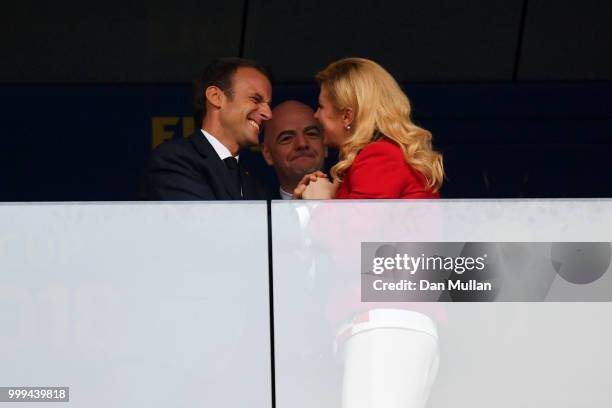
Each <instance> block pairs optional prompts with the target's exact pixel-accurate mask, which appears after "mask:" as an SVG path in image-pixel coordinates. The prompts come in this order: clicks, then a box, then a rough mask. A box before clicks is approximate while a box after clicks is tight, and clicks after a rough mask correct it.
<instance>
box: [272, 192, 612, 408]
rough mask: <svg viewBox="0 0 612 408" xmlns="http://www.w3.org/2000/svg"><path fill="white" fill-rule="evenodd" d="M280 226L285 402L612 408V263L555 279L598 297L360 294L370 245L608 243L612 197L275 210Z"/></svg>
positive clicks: (279, 379) (280, 392) (554, 286)
mask: <svg viewBox="0 0 612 408" xmlns="http://www.w3.org/2000/svg"><path fill="white" fill-rule="evenodd" d="M272 220H273V224H272V226H273V228H272V229H273V234H272V236H273V267H274V269H273V271H274V333H275V364H276V366H275V374H276V398H277V399H276V401H277V407H278V408H288V407H292V408H294V407H312V406H319V407H330V408H331V407H344V408H354V407H360V408H361V407H379V406H380V407H382V406H384V407H386V408H389V407H403V408H415V407H429V408H443V407H450V406H457V407H472V408H485V407H486V408H488V407H491V406H495V407H502V408H505V407H507V408H510V407H512V408H514V407H517V406H520V407H534V408H535V407H537V408H543V407H551V408H552V407H561V406H563V407H570V406H580V407H602V406H611V405H612V394H610V392H609V390H610V389H612V376H610V375H609V371H610V367H612V352H611V351H610V348H609V345H610V344H612V327H611V326H610V325H609V324H608V323H607V321H608V320H609V316H611V315H612V303H609V302H597V300H603V299H607V298H609V294H607V293H602V291H601V288H602V282H603V283H605V284H606V285H607V282H609V280H610V278H612V273H611V272H610V269H608V270H607V273H606V274H605V275H603V276H602V277H601V279H600V281H598V282H594V283H591V284H582V285H573V284H572V283H570V282H567V281H565V280H563V279H562V278H561V277H560V276H556V274H552V275H551V276H553V279H549V280H547V282H546V283H547V285H549V286H548V287H546V288H544V292H545V293H547V300H549V301H550V300H555V299H560V298H563V296H565V294H567V293H568V291H574V290H576V291H579V292H580V298H589V299H592V300H594V301H593V302H588V303H580V302H567V303H559V302H551V303H545V302H542V303H526V302H514V303H487V302H481V303H452V302H436V300H438V298H439V296H440V294H439V293H438V294H435V293H434V294H432V295H431V298H429V299H423V298H420V299H418V300H419V302H410V303H408V302H395V303H390V302H362V301H361V297H360V294H361V293H360V285H361V282H360V273H361V264H360V262H361V252H360V251H361V243H362V242H392V243H399V244H398V245H400V246H401V243H405V242H411V243H423V242H502V243H503V242H506V243H508V242H510V243H512V242H522V243H525V242H549V243H550V242H607V243H609V242H612V201H611V200H524V201H521V200H501V201H493V200H490V201H487V200H483V201H473V200H456V201H453V200H448V201H441V200H410V201H409V200H403V201H368V202H365V201H340V200H339V201H327V202H307V201H304V202H273V205H272ZM523 260H524V259H522V258H521V257H520V256H517V257H516V259H515V261H516V268H517V271H521V272H524V271H525V270H526V269H525V268H523V267H524V266H525V265H526V264H525V263H521V262H523ZM549 267H550V268H551V270H554V266H553V265H549ZM608 268H609V265H608ZM524 275H525V274H524V273H523V274H522V276H521V279H523V281H522V282H528V279H529V276H524ZM572 285H573V286H572ZM507 286H508V285H507ZM509 286H510V287H511V289H512V290H513V291H515V292H514V293H516V289H517V288H513V287H512V282H509ZM570 286H571V287H570ZM603 286H605V285H603ZM519 289H520V288H519ZM531 289H532V288H530V287H529V286H525V290H526V291H530V290H531ZM423 300H426V302H422V301H423ZM446 300H450V299H446Z"/></svg>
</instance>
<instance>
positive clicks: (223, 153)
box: [201, 129, 240, 161]
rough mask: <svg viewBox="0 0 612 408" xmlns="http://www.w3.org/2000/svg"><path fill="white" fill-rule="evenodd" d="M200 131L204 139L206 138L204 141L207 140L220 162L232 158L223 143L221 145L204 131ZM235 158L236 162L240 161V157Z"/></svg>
mask: <svg viewBox="0 0 612 408" xmlns="http://www.w3.org/2000/svg"><path fill="white" fill-rule="evenodd" d="M201 131H202V133H203V134H204V137H206V140H208V142H209V143H210V145H211V146H212V147H213V149H215V152H217V155H218V156H219V158H220V159H221V160H225V159H227V158H228V157H232V153H231V152H230V151H229V149H228V148H227V147H225V146H224V145H223V143H221V142H220V141H219V140H218V139H217V138H216V137H214V136H213V135H211V134H210V133H208V132H207V131H205V130H204V129H201ZM235 157H236V160H237V161H238V160H240V155H236V156H235Z"/></svg>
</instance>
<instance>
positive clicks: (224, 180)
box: [189, 131, 242, 200]
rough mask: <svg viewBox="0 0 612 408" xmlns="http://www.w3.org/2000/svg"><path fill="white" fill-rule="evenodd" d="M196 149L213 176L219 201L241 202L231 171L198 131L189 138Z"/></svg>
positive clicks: (212, 182) (212, 179)
mask: <svg viewBox="0 0 612 408" xmlns="http://www.w3.org/2000/svg"><path fill="white" fill-rule="evenodd" d="M189 139H190V140H191V143H192V144H193V146H194V147H195V149H196V150H197V151H198V153H200V155H201V156H202V157H203V158H204V162H203V164H204V165H205V166H206V167H207V168H208V170H209V171H210V174H211V180H210V183H211V185H213V188H214V189H215V190H216V191H217V193H218V198H219V199H221V200H222V199H227V198H229V199H233V200H240V199H242V197H241V196H240V191H238V190H237V189H236V187H235V186H234V185H233V183H232V181H231V178H230V175H229V170H228V169H227V167H226V166H225V163H223V160H221V159H220V158H219V155H218V154H217V152H216V151H215V149H214V148H213V147H212V146H211V144H210V143H209V142H208V140H207V139H206V137H204V135H203V134H202V132H200V131H197V132H196V133H194V134H193V135H191V136H190V137H189Z"/></svg>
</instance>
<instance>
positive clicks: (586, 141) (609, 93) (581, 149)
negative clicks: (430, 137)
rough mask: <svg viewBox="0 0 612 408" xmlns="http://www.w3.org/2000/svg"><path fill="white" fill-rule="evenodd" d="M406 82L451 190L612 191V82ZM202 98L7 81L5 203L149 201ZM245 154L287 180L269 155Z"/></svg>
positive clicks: (477, 193) (297, 92)
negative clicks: (155, 167) (166, 154)
mask: <svg viewBox="0 0 612 408" xmlns="http://www.w3.org/2000/svg"><path fill="white" fill-rule="evenodd" d="M404 88H405V90H406V92H407V93H408V95H409V96H410V98H411V100H412V103H413V109H414V119H415V121H416V122H417V123H418V124H420V125H421V126H423V127H426V128H427V129H429V130H431V131H432V132H433V134H434V144H435V145H436V146H437V147H438V148H439V149H441V150H442V151H443V152H444V154H445V163H446V169H447V176H448V180H447V182H446V185H445V187H444V189H443V191H442V193H443V196H444V197H448V198H457V197H465V198H468V197H612V184H611V183H609V182H608V181H607V177H608V175H609V174H611V173H612V161H611V159H612V110H611V109H610V106H612V83H610V82H487V83H476V82H475V83H469V82H466V83H431V82H430V83H407V84H405V85H404ZM191 97H192V88H191V85H190V84H164V85H159V84H155V85H146V84H145V85H143V84H116V85H102V84H100V85H76V84H69V85H68V84H61V85H57V84H53V85H17V84H15V85H0V100H1V102H0V112H2V129H3V132H2V134H3V141H4V148H3V149H2V151H1V153H0V157H1V162H0V171H1V174H2V176H1V179H0V180H1V182H0V200H1V201H56V200H61V201H64V200H69V201H73V200H76V201H79V200H134V199H137V197H138V185H139V180H140V176H141V171H142V169H143V167H144V164H145V161H146V158H147V156H148V154H149V152H150V150H151V147H152V143H153V137H154V134H156V135H157V137H161V136H164V135H165V136H166V137H182V136H183V133H184V132H185V130H184V129H183V126H186V127H187V128H188V129H187V131H188V130H189V127H190V123H189V120H190V119H189V117H190V115H191ZM316 98H317V87H316V85H314V84H301V85H299V84H298V85H291V84H285V85H283V84H279V85H277V86H275V89H274V102H275V103H278V102H281V101H282V100H285V99H300V100H303V101H305V102H307V103H310V104H312V105H313V106H314V105H315V103H316ZM154 118H158V119H154ZM159 118H169V119H159ZM154 120H155V121H157V122H156V123H158V124H160V123H161V124H163V123H164V120H165V121H166V122H165V123H166V125H165V126H163V128H160V127H159V126H158V127H157V129H154V126H153V125H152V123H153V121H154ZM173 121H175V122H176V124H175V125H173V124H171V123H172V122H173ZM160 129H161V131H163V132H165V133H164V134H162V133H160ZM243 157H245V160H247V161H248V162H249V165H250V167H251V168H252V170H253V172H254V173H256V174H259V175H260V176H261V178H262V179H263V181H264V182H266V183H268V184H270V185H273V184H274V183H275V179H274V175H273V172H272V171H271V170H270V169H269V168H267V166H265V164H264V163H263V161H262V160H261V158H260V157H259V155H258V153H256V152H251V153H250V154H244V155H243Z"/></svg>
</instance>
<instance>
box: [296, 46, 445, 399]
mask: <svg viewBox="0 0 612 408" xmlns="http://www.w3.org/2000/svg"><path fill="white" fill-rule="evenodd" d="M316 78H317V80H318V81H319V83H320V85H321V92H320V95H319V108H318V110H317V112H316V114H315V117H316V118H317V119H318V121H319V122H320V124H321V125H322V127H323V129H324V138H325V143H326V144H327V145H328V146H333V147H338V148H339V149H340V161H339V162H338V163H337V164H336V165H335V166H334V167H333V168H332V170H331V175H332V177H333V180H334V181H333V182H330V181H329V180H328V178H327V176H326V175H325V174H323V173H321V172H316V173H313V174H310V175H307V176H305V177H304V178H303V179H302V181H301V182H300V184H299V185H298V187H297V188H296V189H295V190H294V198H305V199H329V198H396V199H397V198H439V193H438V191H439V189H440V186H441V184H442V179H443V176H444V170H443V165H442V155H441V154H440V153H438V152H436V151H434V150H433V149H432V146H431V133H429V132H428V131H426V130H425V129H422V128H420V127H418V126H416V125H415V124H414V123H412V121H411V120H410V102H409V101H408V98H407V96H406V95H405V94H404V93H403V92H402V90H401V88H400V86H399V85H398V83H397V82H396V81H395V79H393V77H392V76H391V75H390V74H389V73H388V72H387V71H385V69H384V68H382V67H381V66H380V65H378V64H376V63H375V62H373V61H370V60H367V59H362V58H347V59H342V60H339V61H336V62H334V63H332V64H330V65H329V66H328V67H327V68H325V69H324V70H323V71H321V72H320V73H319V74H317V77H316ZM331 207H335V208H328V207H326V206H320V207H317V216H318V217H319V218H321V217H325V216H329V215H330V214H331V217H330V220H329V221H330V222H319V224H320V225H324V226H325V227H326V228H328V230H333V229H334V228H332V226H333V225H338V222H339V221H338V220H339V219H350V220H351V221H350V223H349V224H347V228H343V227H340V228H339V229H340V230H342V231H343V233H344V234H347V233H348V234H350V235H352V236H354V235H359V234H358V233H357V232H356V231H354V227H350V226H349V225H354V220H355V219H356V218H357V217H353V216H351V215H350V214H349V215H347V211H350V209H347V208H346V207H344V206H342V209H341V210H340V211H325V210H338V207H337V206H331ZM339 212H341V213H342V214H338V213H339ZM368 221H369V223H371V222H372V220H371V219H369V220H368ZM358 224H359V225H360V226H361V228H368V226H367V224H368V222H364V223H358ZM347 230H348V231H347ZM329 235H331V234H329V231H328V232H322V233H319V234H317V236H319V237H325V236H329ZM331 241H332V242H331V243H330V248H328V252H329V253H331V254H333V256H332V259H333V260H335V262H337V263H336V269H337V273H335V274H334V275H333V276H330V279H334V277H335V278H337V279H342V281H343V282H342V283H341V284H340V283H338V284H336V285H334V287H335V288H336V291H334V292H333V295H332V296H331V297H330V304H331V305H332V306H331V307H330V310H333V311H336V312H335V314H336V315H337V316H336V318H334V319H333V322H332V326H333V327H335V328H336V337H335V339H336V341H335V346H336V350H337V352H338V354H339V356H341V358H342V361H343V375H342V408H372V407H385V408H424V407H425V404H426V402H427V398H428V396H429V393H430V390H431V387H432V385H433V383H434V380H435V378H436V375H437V370H438V364H439V346H438V334H437V325H436V323H435V322H434V319H435V318H436V313H435V312H436V311H437V310H438V308H437V307H436V306H437V304H436V303H434V304H433V306H431V305H430V306H425V307H420V304H419V305H415V304H411V303H409V302H404V303H400V304H397V303H385V304H380V303H376V302H374V303H364V302H361V301H360V293H361V292H360V290H359V286H360V285H359V282H357V286H355V287H353V286H350V285H348V286H347V282H349V281H351V278H347V276H349V275H347V274H350V271H352V270H354V268H350V267H349V268H347V267H346V265H345V264H343V260H346V259H354V258H351V257H350V256H348V255H349V254H351V253H352V252H351V250H349V249H347V248H346V247H345V245H344V242H345V241H343V240H331ZM345 255H346V256H345ZM353 283H354V282H353ZM417 306H419V307H417Z"/></svg>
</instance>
